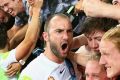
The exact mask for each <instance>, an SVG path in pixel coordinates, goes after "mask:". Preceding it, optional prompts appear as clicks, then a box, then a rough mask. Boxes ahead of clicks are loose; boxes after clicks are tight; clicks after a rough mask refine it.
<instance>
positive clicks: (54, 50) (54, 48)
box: [49, 39, 66, 60]
mask: <svg viewBox="0 0 120 80" xmlns="http://www.w3.org/2000/svg"><path fill="white" fill-rule="evenodd" d="M49 42H50V49H51V51H52V53H53V54H54V55H55V56H56V57H58V58H59V59H61V60H64V59H65V58H66V57H63V56H61V53H60V51H59V50H58V49H57V48H58V47H57V45H56V44H55V43H54V42H53V41H51V40H50V39H49Z"/></svg>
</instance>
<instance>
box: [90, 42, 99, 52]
mask: <svg viewBox="0 0 120 80" xmlns="http://www.w3.org/2000/svg"><path fill="white" fill-rule="evenodd" d="M91 48H92V49H93V50H96V49H97V48H98V44H97V43H96V42H95V40H93V41H92V43H91Z"/></svg>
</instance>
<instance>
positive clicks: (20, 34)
mask: <svg viewBox="0 0 120 80" xmlns="http://www.w3.org/2000/svg"><path fill="white" fill-rule="evenodd" d="M27 28H28V24H26V25H24V26H23V27H22V28H21V29H20V30H19V31H18V32H17V33H16V34H15V36H13V38H12V39H11V40H10V49H13V48H15V47H16V46H17V45H19V44H20V42H21V41H22V40H23V39H24V37H25V33H26V31H27Z"/></svg>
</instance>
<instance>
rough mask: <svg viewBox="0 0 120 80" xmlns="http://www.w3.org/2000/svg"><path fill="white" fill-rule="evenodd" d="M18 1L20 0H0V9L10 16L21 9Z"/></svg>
mask: <svg viewBox="0 0 120 80" xmlns="http://www.w3.org/2000/svg"><path fill="white" fill-rule="evenodd" d="M18 1H19V2H18ZM19 3H20V0H0V6H1V9H3V10H4V11H5V12H7V13H9V14H10V15H12V16H16V15H17V14H18V13H19V12H20V11H21V8H20V7H21V6H20V4H19Z"/></svg>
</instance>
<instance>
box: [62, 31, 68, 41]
mask: <svg viewBox="0 0 120 80" xmlns="http://www.w3.org/2000/svg"><path fill="white" fill-rule="evenodd" d="M68 38H69V36H68V33H67V32H65V33H64V35H63V39H65V40H67V39H68Z"/></svg>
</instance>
